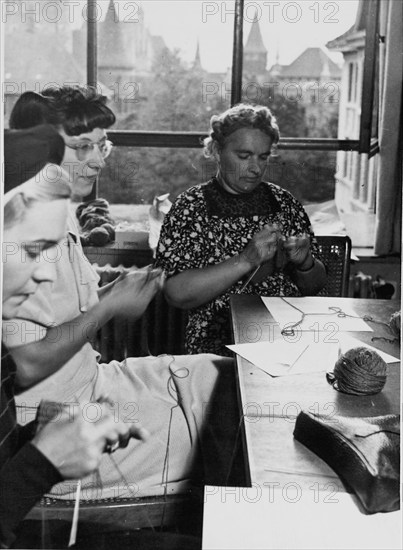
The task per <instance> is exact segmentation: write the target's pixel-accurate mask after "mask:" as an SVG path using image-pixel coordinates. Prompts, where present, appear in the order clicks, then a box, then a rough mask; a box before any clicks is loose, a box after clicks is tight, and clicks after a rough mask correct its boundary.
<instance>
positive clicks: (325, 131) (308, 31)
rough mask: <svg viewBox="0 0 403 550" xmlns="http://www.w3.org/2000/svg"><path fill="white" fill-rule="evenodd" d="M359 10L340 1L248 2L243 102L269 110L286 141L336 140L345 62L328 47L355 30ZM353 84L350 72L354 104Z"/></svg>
mask: <svg viewBox="0 0 403 550" xmlns="http://www.w3.org/2000/svg"><path fill="white" fill-rule="evenodd" d="M357 7H358V2H357V1H349V2H344V1H340V0H339V1H336V2H326V3H325V2H306V1H297V2H287V1H285V0H284V1H280V2H245V9H244V37H245V38H244V57H243V86H242V92H243V94H242V95H243V99H244V100H245V101H252V102H256V103H263V104H265V105H267V106H268V107H270V108H271V109H272V110H273V112H274V114H276V115H277V117H278V119H279V122H280V130H281V134H282V135H283V136H288V137H324V138H336V137H337V127H338V110H339V103H340V99H341V94H342V89H341V76H342V64H343V57H342V55H341V53H336V52H335V51H329V50H328V49H327V48H326V44H327V43H328V42H329V41H332V40H334V39H335V38H337V37H339V36H340V35H342V34H344V33H345V32H346V31H347V30H348V29H350V28H351V27H352V26H353V24H354V23H355V19H356V15H357ZM353 78H354V75H353V67H352V66H351V67H350V72H349V76H348V78H347V79H346V80H347V83H348V86H349V88H348V90H347V93H348V95H349V97H350V98H351V91H352V87H353V82H352V81H353ZM295 121H297V124H295Z"/></svg>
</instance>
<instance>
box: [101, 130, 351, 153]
mask: <svg viewBox="0 0 403 550" xmlns="http://www.w3.org/2000/svg"><path fill="white" fill-rule="evenodd" d="M205 137H207V134H206V133H203V132H133V131H129V130H126V131H125V130H110V131H109V132H108V138H109V139H110V140H111V141H112V142H113V144H114V145H115V146H120V147H166V148H177V149H181V148H183V149H197V148H200V147H201V146H202V140H203V138H205ZM358 144H359V142H358V140H354V139H332V138H281V141H280V143H279V149H283V150H298V149H299V150H312V151H358Z"/></svg>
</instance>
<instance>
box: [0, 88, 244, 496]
mask: <svg viewBox="0 0 403 550" xmlns="http://www.w3.org/2000/svg"><path fill="white" fill-rule="evenodd" d="M27 121H28V123H29V124H38V123H39V122H47V123H52V124H53V125H54V126H55V127H56V128H57V129H58V131H59V133H60V134H61V135H62V137H63V139H64V142H65V145H66V152H65V156H64V158H63V161H62V166H63V168H64V169H65V170H66V171H67V173H69V174H70V182H71V185H72V189H73V193H74V194H76V195H79V196H83V195H86V194H88V193H89V191H90V190H91V188H92V185H93V183H94V182H95V179H96V178H97V176H98V174H99V172H100V170H101V169H102V167H103V166H104V159H105V157H106V155H107V153H108V148H109V146H108V144H107V142H106V130H107V129H108V128H109V127H110V126H111V125H112V124H113V122H114V121H115V116H114V114H113V113H112V111H111V110H110V109H109V108H108V107H107V105H106V98H105V97H103V96H101V95H100V94H98V93H97V92H96V91H95V90H94V89H92V88H80V87H65V86H64V87H61V88H58V89H48V90H46V92H44V93H43V94H36V93H33V92H27V93H25V94H23V95H22V96H21V98H20V99H19V100H18V101H17V103H16V105H15V107H14V110H13V113H12V115H11V119H10V125H12V126H13V127H22V126H24V125H26V124H27ZM68 223H69V227H68V229H69V234H68V236H67V238H66V239H65V241H64V242H63V243H62V244H61V246H60V247H59V249H60V257H58V258H57V261H56V262H55V267H56V271H57V277H56V280H55V282H54V283H53V285H52V284H48V283H43V284H41V285H40V288H39V289H38V291H37V292H36V294H35V296H32V297H31V298H30V299H28V300H27V301H26V302H25V303H24V304H23V306H22V307H21V309H20V310H19V312H18V316H17V317H18V318H17V319H13V321H12V322H11V324H9V325H8V326H6V327H5V330H4V331H3V332H4V334H5V338H6V343H7V345H8V348H9V349H10V351H11V353H12V355H13V359H14V360H15V362H16V364H17V369H18V370H17V376H18V383H19V385H20V386H21V387H23V388H26V390H27V391H25V392H24V393H23V394H21V395H20V397H19V402H20V403H24V404H25V405H28V406H29V407H33V408H35V405H36V404H37V403H39V401H40V400H41V398H43V397H46V398H47V399H52V400H54V401H63V402H77V401H78V402H80V403H82V404H84V406H85V405H86V404H88V403H90V402H92V401H95V400H99V399H102V398H107V399H108V400H109V401H111V402H113V403H114V404H115V406H116V407H118V409H119V412H120V413H123V417H125V416H126V417H127V420H128V421H129V420H130V421H133V420H135V421H139V422H140V423H141V424H142V425H143V426H144V428H146V429H147V431H148V432H149V434H150V437H149V438H148V440H147V441H146V442H144V443H141V444H136V443H135V442H133V441H132V442H131V443H130V444H129V446H128V447H127V448H126V449H119V450H118V451H117V452H116V453H115V454H114V462H115V463H116V464H117V467H116V465H115V464H114V463H113V462H112V461H111V460H108V457H106V458H105V459H103V460H102V461H101V464H100V468H99V472H98V475H97V476H92V477H87V478H86V479H84V480H83V481H82V487H83V492H82V498H85V499H92V498H109V497H117V496H133V495H135V496H144V495H157V494H164V493H173V492H178V491H182V490H184V489H185V488H186V487H187V485H188V482H189V480H190V479H191V480H194V479H195V475H196V473H195V472H197V476H198V477H197V479H198V481H200V472H201V470H200V460H202V462H203V466H204V476H205V477H204V481H206V482H208V483H210V484H215V485H218V484H225V482H226V479H227V477H228V474H229V462H230V458H231V456H232V454H233V452H234V438H235V435H236V429H237V425H238V422H237V420H236V418H235V415H236V404H235V402H234V397H235V391H233V392H231V391H230V387H231V385H232V384H233V379H232V368H233V363H232V360H230V359H228V358H222V357H219V356H217V355H212V354H203V355H199V356H181V357H173V356H159V357H144V358H127V359H126V360H125V361H124V362H122V363H120V362H118V361H112V362H111V363H109V364H100V363H98V359H99V355H98V353H97V352H96V351H95V350H94V349H93V347H92V345H91V344H90V342H89V341H90V339H91V338H92V337H93V336H94V335H95V334H96V331H97V330H98V329H99V328H100V327H101V326H102V325H103V324H104V323H105V322H107V321H108V320H109V319H111V318H112V317H113V316H114V315H121V316H125V317H131V318H138V317H140V316H141V314H142V313H143V312H144V311H145V309H146V307H147V305H148V303H149V302H150V301H151V299H152V298H153V296H154V295H155V293H156V292H157V291H158V290H159V288H160V286H161V271H160V270H154V271H151V272H149V271H148V272H146V273H144V272H141V271H140V273H139V272H133V273H129V274H128V275H127V276H126V277H125V278H124V279H123V280H121V281H118V282H117V283H116V284H114V285H113V287H112V288H111V290H110V291H109V292H106V293H105V294H104V295H103V296H102V297H101V299H99V295H98V277H97V275H96V273H95V272H94V270H93V268H92V266H91V265H90V264H89V262H88V260H86V258H85V257H84V254H83V251H82V248H81V245H80V241H79V238H78V231H77V227H76V220H75V219H74V217H73V216H70V219H69V222H68ZM62 365H63V366H62ZM61 366H62V368H60V367H61ZM59 368H60V370H58V369H59ZM56 371H57V372H56ZM45 377H48V378H47V379H46V380H45ZM40 380H41V381H40ZM39 381H40V382H39ZM38 382H39V383H38ZM33 384H36V386H35V387H31V386H33ZM222 388H225V389H226V390H228V391H227V392H223V391H221V390H222ZM213 394H214V395H216V396H217V398H216V399H214V398H213ZM200 449H202V453H200ZM201 454H202V455H203V456H202V458H201ZM210 458H211V460H210ZM202 475H203V474H202ZM74 489H75V487H74V486H71V485H70V486H68V485H66V484H63V485H60V486H58V487H56V488H55V489H54V493H55V494H56V495H57V496H59V497H61V498H72V497H73V496H74Z"/></svg>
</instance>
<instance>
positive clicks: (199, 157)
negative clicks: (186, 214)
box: [98, 147, 216, 208]
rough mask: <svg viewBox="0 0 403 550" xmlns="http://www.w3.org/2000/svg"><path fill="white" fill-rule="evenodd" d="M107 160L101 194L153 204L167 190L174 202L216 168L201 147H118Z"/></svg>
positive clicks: (113, 200) (111, 199)
mask: <svg viewBox="0 0 403 550" xmlns="http://www.w3.org/2000/svg"><path fill="white" fill-rule="evenodd" d="M106 162H107V165H106V167H105V168H104V170H103V171H102V174H101V178H100V181H99V188H98V194H99V196H101V197H104V198H105V199H107V200H108V201H109V202H111V203H127V204H130V203H132V204H151V203H152V201H153V198H154V197H156V196H159V195H162V194H164V193H170V200H171V201H172V200H174V199H175V198H176V197H177V196H178V195H179V193H181V192H182V191H184V190H185V189H187V188H188V187H190V186H192V185H196V184H198V183H201V182H203V181H206V180H207V179H208V178H209V177H210V176H212V175H213V174H214V173H215V171H216V166H215V163H214V162H213V161H212V160H210V159H206V158H204V156H203V152H202V149H201V148H200V149H171V148H155V147H141V148H140V147H116V148H114V149H113V150H112V153H111V155H110V156H109V157H108V159H107V161H106ZM129 208H130V207H129Z"/></svg>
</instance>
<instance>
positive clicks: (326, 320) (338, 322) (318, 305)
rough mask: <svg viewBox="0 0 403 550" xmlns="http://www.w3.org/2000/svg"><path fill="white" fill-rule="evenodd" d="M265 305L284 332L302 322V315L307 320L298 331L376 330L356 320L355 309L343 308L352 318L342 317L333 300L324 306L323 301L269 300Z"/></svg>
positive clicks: (312, 299)
mask: <svg viewBox="0 0 403 550" xmlns="http://www.w3.org/2000/svg"><path fill="white" fill-rule="evenodd" d="M262 301H263V303H264V305H265V306H266V307H267V309H268V310H269V311H270V313H271V314H272V315H273V317H274V319H275V320H276V322H277V323H278V324H279V325H280V330H283V329H284V328H287V327H290V326H291V325H292V324H294V323H297V322H298V321H300V319H301V317H302V314H301V312H300V311H298V310H297V309H295V308H294V307H293V306H295V307H297V308H298V309H299V310H301V311H302V312H304V313H305V314H306V317H305V319H304V320H303V321H302V323H300V324H299V325H298V327H297V328H295V329H294V330H295V331H298V332H300V331H309V330H310V331H316V332H332V331H334V332H341V331H365V332H372V328H371V327H370V326H369V325H368V324H367V323H366V322H365V321H363V320H362V319H360V318H356V317H358V316H357V313H355V311H354V310H353V309H352V308H349V307H346V306H343V310H342V311H343V313H344V314H346V315H351V316H352V317H348V316H347V317H344V316H339V315H338V314H337V313H336V312H335V311H332V310H331V309H329V308H331V307H335V308H337V309H339V308H338V306H333V305H332V299H331V298H329V301H328V303H327V305H324V304H323V298H316V297H309V298H284V299H283V298H270V297H269V298H268V297H264V296H262Z"/></svg>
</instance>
